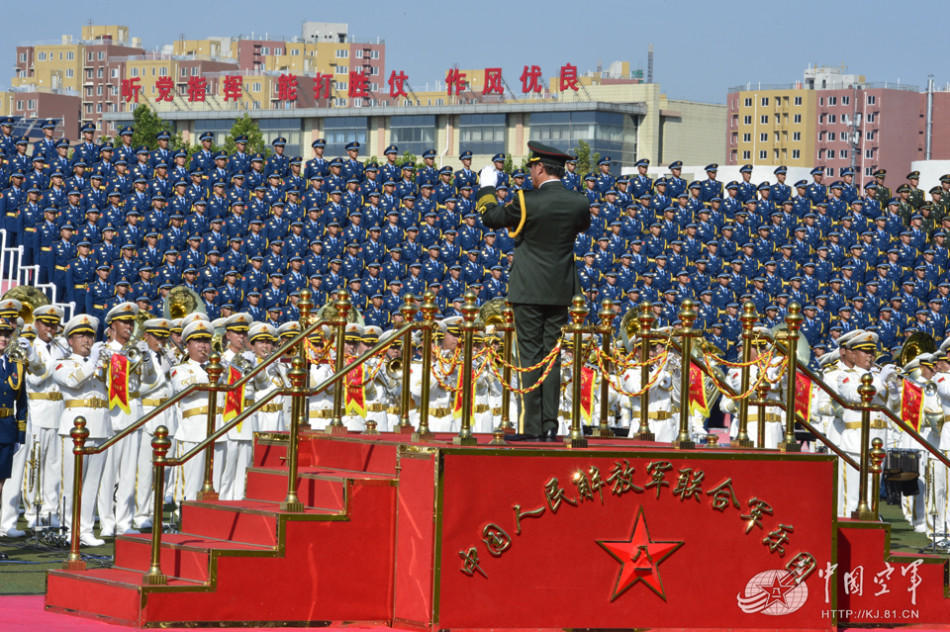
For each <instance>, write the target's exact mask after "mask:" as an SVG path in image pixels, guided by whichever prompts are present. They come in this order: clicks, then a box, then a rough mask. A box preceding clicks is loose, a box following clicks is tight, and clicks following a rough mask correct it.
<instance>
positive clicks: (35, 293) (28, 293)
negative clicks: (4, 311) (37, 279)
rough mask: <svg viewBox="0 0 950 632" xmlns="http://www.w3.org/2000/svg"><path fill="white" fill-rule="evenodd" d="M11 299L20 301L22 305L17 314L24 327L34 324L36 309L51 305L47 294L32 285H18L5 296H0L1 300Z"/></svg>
mask: <svg viewBox="0 0 950 632" xmlns="http://www.w3.org/2000/svg"><path fill="white" fill-rule="evenodd" d="M10 298H12V299H16V300H18V301H20V304H21V305H22V306H23V307H21V308H20V313H19V314H17V316H18V317H19V318H21V319H22V320H23V324H24V325H27V324H29V323H32V322H33V310H34V309H36V308H37V307H41V306H43V305H48V304H49V298H47V296H46V294H44V293H43V292H41V291H40V290H38V289H37V288H35V287H33V286H31V285H18V286H16V287H14V288H10V289H9V290H7V291H6V292H5V293H4V294H3V296H0V300H5V299H10Z"/></svg>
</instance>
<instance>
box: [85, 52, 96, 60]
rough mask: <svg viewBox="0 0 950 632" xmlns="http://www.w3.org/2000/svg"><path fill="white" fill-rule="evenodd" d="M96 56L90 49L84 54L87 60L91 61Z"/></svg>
mask: <svg viewBox="0 0 950 632" xmlns="http://www.w3.org/2000/svg"><path fill="white" fill-rule="evenodd" d="M95 58H96V54H95V53H94V52H92V51H89V54H87V55H86V60H87V61H93V60H94V59H95Z"/></svg>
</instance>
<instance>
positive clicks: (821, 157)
mask: <svg viewBox="0 0 950 632" xmlns="http://www.w3.org/2000/svg"><path fill="white" fill-rule="evenodd" d="M824 159H825V150H824V149H819V150H818V160H824Z"/></svg>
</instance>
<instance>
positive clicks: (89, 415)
mask: <svg viewBox="0 0 950 632" xmlns="http://www.w3.org/2000/svg"><path fill="white" fill-rule="evenodd" d="M98 326H99V320H98V319H97V318H95V317H92V316H88V315H86V314H81V315H79V316H75V317H73V318H72V319H71V320H70V321H69V322H68V323H66V330H65V333H66V335H67V336H69V335H70V334H71V333H74V332H76V331H83V332H88V333H90V334H93V335H94V334H95V331H96V329H97V328H98ZM97 369H98V362H97V358H96V356H94V355H90V357H88V358H84V357H82V356H80V355H78V354H76V353H72V354H70V355H69V356H68V357H66V358H63V359H62V360H59V361H57V362H56V365H55V367H54V369H53V380H54V381H55V382H56V384H58V385H59V388H60V391H61V392H62V394H63V414H62V416H61V418H60V423H59V435H60V437H61V438H62V439H63V443H64V445H67V446H69V448H68V449H64V452H63V455H64V458H63V471H64V477H63V495H64V497H65V507H66V515H65V516H63V522H64V524H65V525H66V527H67V528H68V529H71V528H74V525H72V524H71V517H72V502H73V458H72V449H71V448H72V439H71V438H70V435H69V433H70V431H71V430H72V429H73V420H75V419H76V418H77V417H83V418H85V420H86V430H88V431H89V438H88V439H87V440H86V445H87V446H90V447H93V446H98V445H101V444H102V443H103V442H104V441H105V440H106V439H107V438H108V437H109V435H111V434H112V424H111V422H110V420H109V418H108V411H107V406H108V401H107V399H106V398H107V394H106V386H105V382H104V381H102V380H101V379H99V378H98V377H97V376H96V373H97ZM67 455H68V457H67ZM66 461H69V463H68V466H67V463H66ZM82 463H83V468H82V476H83V479H82V488H81V499H82V508H81V511H80V514H79V525H78V528H79V536H80V542H82V543H84V544H99V543H101V540H99V541H97V540H96V538H95V537H94V535H93V532H92V528H93V512H94V510H95V504H94V503H95V501H96V495H97V493H98V491H99V481H100V478H101V477H102V467H103V465H104V464H105V455H104V454H101V453H100V454H91V455H86V456H84V457H83V460H82Z"/></svg>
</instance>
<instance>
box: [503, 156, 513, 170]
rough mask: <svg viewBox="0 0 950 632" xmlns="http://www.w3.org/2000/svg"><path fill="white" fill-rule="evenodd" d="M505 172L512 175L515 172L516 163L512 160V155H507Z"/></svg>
mask: <svg viewBox="0 0 950 632" xmlns="http://www.w3.org/2000/svg"><path fill="white" fill-rule="evenodd" d="M503 171H504V172H505V173H512V171H514V163H513V162H512V160H511V154H505V167H504V169H503Z"/></svg>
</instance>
